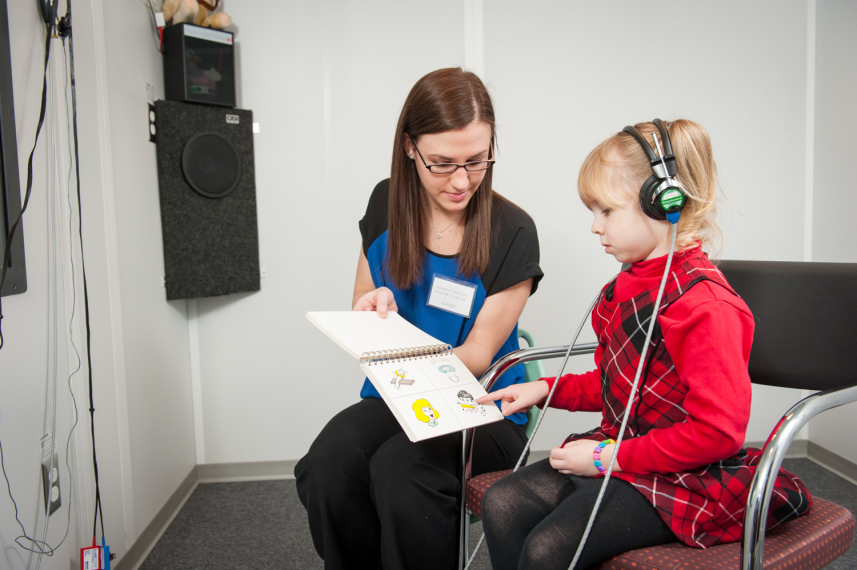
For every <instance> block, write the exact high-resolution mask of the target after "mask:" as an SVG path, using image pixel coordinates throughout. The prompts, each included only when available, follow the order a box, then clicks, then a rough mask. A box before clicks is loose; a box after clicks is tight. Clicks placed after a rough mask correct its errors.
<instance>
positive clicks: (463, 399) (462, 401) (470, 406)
mask: <svg viewBox="0 0 857 570" xmlns="http://www.w3.org/2000/svg"><path fill="white" fill-rule="evenodd" d="M458 405H459V406H461V409H462V411H464V412H466V413H468V414H475V413H480V414H482V415H483V416H484V415H485V407H484V406H483V405H482V404H477V403H476V400H475V399H474V398H473V395H472V394H471V393H470V392H468V391H466V390H461V391H460V392H458Z"/></svg>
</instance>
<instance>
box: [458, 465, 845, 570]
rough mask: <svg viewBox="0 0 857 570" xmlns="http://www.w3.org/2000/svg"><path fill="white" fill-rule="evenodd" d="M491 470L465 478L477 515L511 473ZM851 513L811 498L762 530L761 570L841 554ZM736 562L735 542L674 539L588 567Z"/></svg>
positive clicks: (616, 569) (651, 568)
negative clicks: (705, 544)
mask: <svg viewBox="0 0 857 570" xmlns="http://www.w3.org/2000/svg"><path fill="white" fill-rule="evenodd" d="M511 472H512V471H511V469H510V470H507V471H497V472H494V473H486V474H485V475H480V476H479V477H474V478H473V479H471V480H469V481H468V482H467V495H466V496H467V508H468V509H470V512H472V513H473V514H475V515H476V516H478V517H481V515H482V497H483V496H484V495H485V492H486V491H487V490H488V487H490V486H491V485H493V484H494V483H496V482H497V481H499V480H500V479H502V478H503V477H505V476H506V475H508V474H509V473H511ZM854 525H855V523H854V516H853V515H852V514H851V512H850V511H848V510H847V509H845V508H843V507H840V506H839V505H837V504H836V503H831V502H829V501H825V500H824V499H819V498H818V497H813V506H812V508H811V509H810V510H809V513H808V514H807V515H805V516H802V517H799V518H797V519H794V520H791V521H789V522H787V523H785V524H782V525H780V526H778V527H776V528H774V529H772V530H769V531H768V532H766V533H765V561H764V565H763V567H764V568H765V570H786V569H788V570H796V569H808V568H822V567H824V566H826V565H827V564H830V563H831V562H832V561H834V560H836V559H837V558H839V557H840V556H842V554H843V553H845V551H847V550H848V549H849V548H850V547H851V543H852V542H853V541H854ZM740 567H741V543H739V542H733V543H730V544H721V545H719V546H714V547H712V548H709V549H706V550H702V549H698V548H690V547H688V546H685V545H683V544H681V543H679V542H674V543H671V544H665V545H662V546H655V547H650V548H639V549H637V550H631V551H629V552H626V553H624V554H621V555H619V556H615V557H613V558H611V559H609V560H605V561H604V562H601V563H599V564H595V565H594V566H592V567H591V569H592V570H595V569H598V570H631V569H633V570H680V569H685V568H686V569H688V570H690V569H696V568H705V569H707V570H720V569H723V570H725V569H727V568H728V569H733V570H734V569H738V568H740Z"/></svg>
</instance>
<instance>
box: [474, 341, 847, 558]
mask: <svg viewBox="0 0 857 570" xmlns="http://www.w3.org/2000/svg"><path fill="white" fill-rule="evenodd" d="M596 347H597V344H596V343H589V344H579V345H575V347H574V348H573V349H572V351H571V355H572V356H577V355H581V354H592V353H594V352H595V348H596ZM567 351H568V345H566V346H552V347H544V348H542V347H535V348H525V349H521V350H516V351H514V352H510V353H509V354H507V355H506V356H504V357H502V358H500V359H499V360H497V362H495V363H494V365H493V366H491V368H489V369H488V371H487V372H485V374H484V375H483V376H482V378H481V379H480V383H481V384H482V387H483V388H485V390H486V391H490V390H491V386H493V384H494V382H496V381H497V379H498V378H500V376H502V375H503V374H505V373H506V372H507V371H508V370H509V369H511V368H512V367H513V366H516V365H518V364H523V363H525V362H531V361H535V360H546V359H549V358H561V357H563V356H565V354H566V352H567ZM851 402H857V385H855V386H844V387H841V388H833V389H830V390H824V391H821V392H816V393H815V394H812V395H810V396H807V397H806V398H804V399H802V400H801V401H799V402H798V403H796V404H795V405H794V406H792V407H791V409H789V411H788V412H786V413H785V415H784V416H783V417H782V419H781V420H780V421H779V423H777V426H776V427H775V428H774V430H773V432H771V436H770V437H769V438H768V442H767V443H766V444H765V448H764V450H763V452H762V457H761V459H760V461H759V464H758V465H757V466H756V475H755V476H754V477H753V483H752V485H751V486H750V491H749V493H748V495H747V508H746V511H745V514H744V536H743V539H742V541H741V568H742V570H762V564H763V559H764V552H765V526H764V524H763V522H764V521H765V520H766V519H767V516H768V506H769V503H770V500H771V492H772V491H773V488H774V483H775V482H776V477H777V473H778V472H779V470H780V467H781V466H782V463H783V459H785V456H786V452H787V451H788V449H789V446H790V445H791V443H792V440H794V438H795V436H796V435H797V434H798V432H799V431H800V429H801V428H802V427H803V426H804V425H806V424H807V422H809V421H810V420H811V419H812V418H814V417H815V416H817V415H818V414H820V413H821V412H824V411H827V410H830V409H832V408H836V407H839V406H842V405H845V404H849V403H851ZM473 436H474V431H473V430H472V429H469V430H466V431H465V432H464V435H463V438H462V444H461V464H462V473H463V475H462V484H461V524H460V530H461V532H460V541H459V562H458V568H459V570H463V568H464V564H465V563H466V561H467V558H468V556H469V553H470V544H469V543H470V540H469V539H470V532H469V527H470V513H469V511H468V510H467V506H466V493H467V481H468V480H469V479H470V475H471V467H472V465H471V460H472V448H473Z"/></svg>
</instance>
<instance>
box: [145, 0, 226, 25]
mask: <svg viewBox="0 0 857 570" xmlns="http://www.w3.org/2000/svg"><path fill="white" fill-rule="evenodd" d="M219 4H220V0H215V2H214V4H213V5H212V4H209V3H208V2H207V1H206V0H165V1H164V4H163V6H161V12H163V14H164V21H165V22H170V20H172V22H171V23H172V24H181V23H190V24H196V25H197V26H203V27H205V28H214V29H215V30H222V29H223V28H225V27H226V26H228V25H229V24H231V23H232V18H231V17H230V16H229V14H227V13H226V12H223V11H220V12H215V10H216V9H217V6H218V5H219Z"/></svg>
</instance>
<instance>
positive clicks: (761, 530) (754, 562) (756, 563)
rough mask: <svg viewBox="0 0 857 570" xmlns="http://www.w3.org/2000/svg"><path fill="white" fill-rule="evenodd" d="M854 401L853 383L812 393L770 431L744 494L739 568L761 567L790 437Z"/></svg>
mask: <svg viewBox="0 0 857 570" xmlns="http://www.w3.org/2000/svg"><path fill="white" fill-rule="evenodd" d="M855 401H857V386H847V387H844V388H833V389H831V390H825V391H823V392H818V393H815V394H812V395H811V396H807V397H806V398H804V399H803V400H801V401H800V402H798V403H797V404H795V405H794V406H792V407H791V409H790V410H789V411H788V412H786V414H785V415H784V416H783V418H782V419H781V420H780V422H779V423H778V424H777V427H775V428H774V431H773V432H771V435H770V437H769V438H768V441H767V443H766V444H765V448H764V449H763V450H762V457H761V458H760V460H759V463H758V465H757V466H756V475H755V476H754V477H753V482H752V484H751V485H750V491H749V492H748V494H747V509H746V511H745V513H744V537H743V539H742V543H741V558H742V560H741V567H742V568H743V569H744V570H762V562H763V560H764V554H765V521H766V520H767V518H768V505H769V503H770V500H771V493H772V492H773V489H774V483H775V482H776V479H777V473H779V471H780V467H781V466H782V464H783V459H784V458H785V456H786V452H787V451H788V449H789V446H790V445H791V442H792V440H793V439H794V438H795V436H796V435H797V434H798V432H799V431H800V429H801V428H802V427H803V426H804V425H806V423H807V422H808V421H809V420H811V419H812V418H814V417H815V416H816V415H818V414H820V413H821V412H824V411H826V410H829V409H831V408H836V407H838V406H842V405H844V404H849V403H851V402H855Z"/></svg>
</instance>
